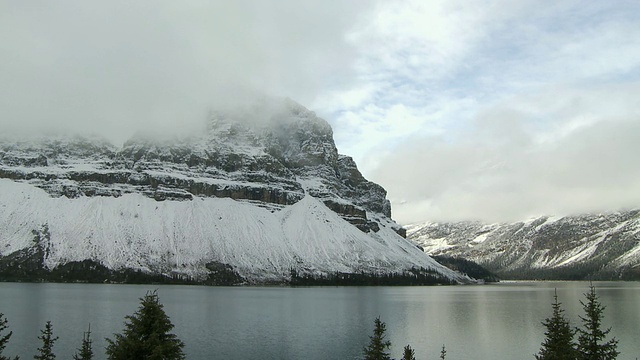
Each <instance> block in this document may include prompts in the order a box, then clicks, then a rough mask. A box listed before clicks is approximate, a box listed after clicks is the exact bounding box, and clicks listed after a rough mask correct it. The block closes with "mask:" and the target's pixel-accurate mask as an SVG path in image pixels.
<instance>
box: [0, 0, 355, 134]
mask: <svg viewBox="0 0 640 360" xmlns="http://www.w3.org/2000/svg"><path fill="white" fill-rule="evenodd" d="M366 11H367V9H366V8H365V7H363V6H354V5H352V4H347V3H344V2H338V1H323V2H304V3H300V2H297V1H260V2H253V1H233V2H205V1H193V2H174V1H136V2H133V3H132V2H129V1H118V0H117V1H107V2H99V3H96V2H85V1H67V2H35V3H25V2H22V1H5V2H2V4H1V5H0V19H1V21H0V44H1V45H0V58H2V61H0V74H2V75H0V76H1V77H2V78H1V79H0V108H2V109H3V116H2V119H1V120H0V121H1V123H0V125H1V126H3V127H4V128H5V129H7V128H9V127H16V126H18V127H30V128H43V127H48V128H61V127H62V128H72V129H75V130H80V131H95V132H98V133H102V134H106V135H108V136H110V137H111V138H122V137H124V138H126V137H127V136H128V133H131V132H132V131H134V130H136V129H138V128H145V127H156V128H168V129H173V128H182V127H190V126H196V125H198V124H199V123H200V122H202V121H203V119H204V117H205V116H206V114H207V111H208V108H210V107H212V106H213V107H215V106H216V104H219V103H226V102H228V101H233V100H235V98H236V97H237V96H229V93H231V94H237V93H240V91H230V89H249V90H250V91H257V92H265V93H268V94H272V95H281V96H290V97H293V98H295V99H297V100H298V101H301V102H303V103H305V102H311V100H312V99H313V98H314V97H315V96H316V94H317V93H318V92H320V91H324V89H327V88H334V87H336V86H339V85H340V84H341V83H342V82H344V81H347V80H348V79H349V78H350V69H351V66H352V63H353V61H354V51H353V49H352V46H351V45H350V44H349V43H348V42H347V41H346V40H345V33H346V32H347V30H348V29H349V28H350V27H351V26H352V24H353V22H354V21H357V19H358V18H359V16H360V14H361V13H363V12H366ZM249 90H247V91H249ZM120 140H122V139H120Z"/></svg>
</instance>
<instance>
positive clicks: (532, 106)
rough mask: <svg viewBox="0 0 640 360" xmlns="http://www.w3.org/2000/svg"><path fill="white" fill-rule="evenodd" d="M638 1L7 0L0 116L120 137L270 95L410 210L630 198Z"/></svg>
mask: <svg viewBox="0 0 640 360" xmlns="http://www.w3.org/2000/svg"><path fill="white" fill-rule="evenodd" d="M639 14H640V4H638V3H637V2H635V1H624V0H623V1H616V2H588V3H585V2H583V1H577V0H575V1H574V0H566V1H560V2H558V1H542V2H540V1H534V0H524V1H517V2H514V1H508V0H489V1H484V2H481V3H470V2H468V1H462V0H460V1H457V0H455V1H452V0H435V1H429V2H425V1H421V0H407V1H402V2H386V1H366V2H361V1H360V2H345V1H337V0H329V1H304V2H300V1H294V0H278V1H276V0H267V1H259V2H255V1H249V0H240V1H233V2H223V1H219V2H218V1H215V2H206V1H189V2H175V1H168V0H166V1H153V2H152V1H146V0H143V1H136V2H133V3H132V2H126V1H123V0H116V1H108V2H100V3H95V2H85V1H66V2H35V3H34V2H23V1H17V0H16V1H5V2H2V3H0V59H2V60H0V109H2V110H3V113H2V116H1V117H0V128H2V129H3V130H7V129H9V128H11V127H19V128H31V129H40V130H42V129H44V128H48V129H63V131H65V130H64V129H69V128H71V129H74V130H76V131H81V132H88V131H93V132H98V133H102V134H104V135H106V136H108V137H109V138H111V139H112V140H115V141H123V140H125V139H126V138H127V137H128V136H129V135H130V134H131V133H132V132H133V131H135V130H138V129H141V128H154V129H159V130H162V129H168V130H169V131H172V132H173V131H177V130H180V129H189V128H193V127H197V126H201V124H202V122H203V119H204V118H205V117H206V116H207V113H208V111H209V109H210V108H215V107H217V106H221V105H224V106H229V104H231V103H234V102H238V101H240V102H242V101H245V100H246V98H247V97H248V95H247V94H253V93H261V92H264V93H267V94H270V95H276V96H287V97H291V98H293V99H295V100H296V101H298V102H300V103H302V104H304V105H305V106H307V107H309V108H311V109H312V110H314V111H316V112H317V113H318V114H319V115H321V116H323V117H325V118H326V119H327V120H328V121H329V122H330V123H331V124H332V126H333V128H334V135H335V140H336V145H337V147H338V149H339V150H340V151H341V152H342V153H345V154H347V155H351V156H353V157H354V159H355V160H356V162H357V163H358V165H359V167H360V169H361V171H362V173H363V174H364V175H365V177H367V178H370V179H372V180H374V181H377V182H379V183H381V185H383V186H385V187H386V188H387V190H388V191H389V197H390V199H391V200H392V202H393V206H394V207H393V209H394V214H395V218H396V219H397V220H399V221H401V222H403V223H406V222H413V221H420V220H428V219H440V220H446V219H462V218H485V219H492V220H505V219H515V218H518V219H520V218H522V217H526V216H530V215H536V214H539V213H547V214H550V213H554V214H555V213H567V212H582V211H589V210H592V209H613V208H619V207H624V206H633V204H638V203H640V199H638V198H637V197H636V196H635V195H634V194H639V193H640V191H639V189H638V184H637V180H636V179H638V176H637V175H638V173H637V172H635V170H634V169H635V168H637V166H634V165H633V164H632V163H631V162H632V157H631V156H630V155H629V154H637V153H640V148H638V145H636V144H640V142H639V141H637V140H638V139H637V138H636V134H638V131H637V128H636V126H637V125H636V124H637V123H638V121H639V119H638V117H639V116H640V110H639V109H638V106H637V105H636V102H637V94H638V93H639V90H640V85H639V84H640V27H638V26H637V18H638V15H639ZM609 174H610V175H609Z"/></svg>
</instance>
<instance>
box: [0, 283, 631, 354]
mask: <svg viewBox="0 0 640 360" xmlns="http://www.w3.org/2000/svg"><path fill="white" fill-rule="evenodd" d="M594 284H595V285H596V288H597V293H598V295H599V297H600V300H601V302H602V303H603V304H604V305H606V306H607V308H606V310H605V314H604V315H605V318H604V324H605V326H612V327H613V329H612V331H611V334H612V335H613V336H615V337H616V338H618V339H619V340H620V345H619V348H618V350H620V351H621V352H622V354H621V356H620V357H619V359H636V358H640V283H622V282H597V283H594ZM588 286H589V284H588V283H584V282H530V283H521V282H518V283H501V284H497V285H480V286H438V287H326V288H284V287H282V288H279V287H202V286H154V285H93V284H20V283H0V312H1V313H4V314H5V316H6V317H7V318H8V320H9V329H10V330H12V331H13V333H14V335H13V337H12V338H11V341H10V342H9V345H8V347H7V348H6V349H5V352H4V354H7V355H20V357H21V358H22V359H29V358H32V357H33V355H34V354H35V352H36V349H37V347H39V346H40V345H41V344H40V343H39V340H37V336H38V335H39V330H40V329H43V328H44V323H45V322H46V321H47V320H51V321H52V323H53V326H54V334H55V335H57V336H59V337H60V339H59V340H58V342H57V343H56V344H55V347H54V350H55V352H56V354H57V355H58V358H59V359H70V358H71V357H72V355H73V353H74V352H75V349H76V348H77V347H79V346H80V342H81V340H82V332H83V331H84V330H85V329H86V327H87V325H88V324H89V323H91V331H92V337H93V339H94V343H93V349H94V352H95V353H96V358H97V359H104V347H105V341H104V338H105V337H112V334H113V333H114V332H121V330H122V329H123V322H124V316H125V315H129V314H132V313H133V312H134V311H135V310H136V309H137V307H138V304H139V301H138V298H139V297H141V296H142V295H144V294H145V293H146V292H147V291H148V290H153V289H158V293H159V295H160V301H161V302H162V303H163V304H164V306H165V311H166V312H167V314H168V315H169V316H170V318H171V320H172V322H173V323H174V325H175V329H174V330H175V333H176V334H177V335H178V337H179V338H180V339H182V340H183V341H184V342H185V344H186V347H185V352H186V354H187V358H188V359H227V360H229V359H231V360H233V359H249V360H251V359H310V360H313V359H357V358H359V356H360V354H361V352H362V347H363V346H365V345H366V344H367V342H368V336H369V335H370V334H371V332H372V330H373V320H374V319H375V318H376V317H377V316H380V318H381V319H382V321H384V322H385V323H386V324H387V336H388V338H389V340H391V342H392V344H393V346H392V349H391V355H392V356H393V357H395V358H400V357H401V353H402V348H403V347H404V346H405V345H406V344H411V346H412V347H413V348H414V349H415V350H416V358H418V359H437V358H438V356H439V353H440V349H441V347H442V345H443V344H445V345H446V349H447V359H451V360H454V359H455V360H459V359H499V360H500V359H503V360H507V359H508V360H512V359H533V354H534V353H536V352H537V351H538V350H539V348H540V343H541V341H542V339H543V336H544V335H543V334H544V328H543V327H542V325H541V324H540V322H541V321H542V320H543V319H544V318H545V317H547V316H549V315H550V313H551V306H550V303H551V302H552V300H553V291H554V288H557V291H558V296H559V298H560V301H561V302H562V303H563V308H564V309H565V310H566V315H567V316H568V317H569V319H570V320H571V321H572V324H573V325H578V321H579V319H578V316H579V315H582V311H581V306H580V303H579V300H581V299H583V293H585V292H586V291H587V290H588Z"/></svg>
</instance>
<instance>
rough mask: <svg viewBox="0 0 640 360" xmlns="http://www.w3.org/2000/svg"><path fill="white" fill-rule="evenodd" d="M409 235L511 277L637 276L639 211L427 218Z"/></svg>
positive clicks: (429, 248) (432, 249) (430, 249)
mask: <svg viewBox="0 0 640 360" xmlns="http://www.w3.org/2000/svg"><path fill="white" fill-rule="evenodd" d="M407 233H408V237H409V238H410V239H411V240H413V241H414V242H416V243H417V244H419V245H420V246H422V247H423V248H424V251H425V252H426V253H428V254H432V255H448V256H458V257H464V258H466V259H469V260H472V261H475V262H478V263H479V264H481V265H483V266H485V267H486V268H487V269H489V270H490V271H494V272H496V273H498V275H500V276H501V277H503V278H506V279H509V278H512V279H590V278H591V279H639V278H640V210H632V211H623V212H616V213H609V214H595V215H581V216H568V217H562V218H550V217H540V218H537V219H533V220H530V221H526V222H518V223H513V224H483V223H480V222H458V223H426V224H419V225H412V226H410V227H408V231H407Z"/></svg>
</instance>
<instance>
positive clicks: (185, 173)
mask: <svg viewBox="0 0 640 360" xmlns="http://www.w3.org/2000/svg"><path fill="white" fill-rule="evenodd" d="M385 197H386V192H385V191H384V189H382V187H380V186H379V185H376V184H374V183H371V182H369V181H367V180H366V179H364V178H363V177H362V175H361V174H360V172H359V171H358V170H357V167H356V165H355V163H354V162H353V160H352V159H351V158H349V157H346V156H343V155H339V154H338V153H337V149H336V148H335V144H334V143H333V134H332V132H331V127H330V126H329V125H328V123H327V122H326V121H324V120H322V119H320V118H317V117H316V116H315V114H314V113H312V112H310V111H309V110H307V109H305V108H303V107H302V106H300V105H298V104H295V103H293V102H292V101H290V100H285V101H283V102H282V103H278V104H276V106H273V105H272V104H270V105H269V106H268V107H265V104H258V105H257V106H256V107H253V108H251V109H249V111H244V112H235V113H234V112H232V113H225V114H216V115H214V116H213V118H212V119H211V121H210V123H209V124H208V132H207V133H206V134H200V135H194V136H192V137H190V138H181V139H170V140H164V141H158V140H150V139H148V138H144V137H136V138H134V139H132V140H131V141H129V142H127V143H126V144H125V146H124V147H123V148H122V149H117V148H115V147H113V146H112V145H110V144H108V143H106V142H104V141H102V140H99V139H86V138H80V137H57V138H36V139H28V140H19V141H16V140H13V139H4V140H2V141H0V260H1V259H2V258H5V259H13V258H12V256H15V254H18V253H21V252H23V253H24V252H25V251H26V250H29V249H36V248H38V249H42V254H43V255H42V258H43V262H44V266H45V267H46V268H47V269H55V268H56V267H58V266H60V265H63V264H67V263H70V262H79V261H83V260H87V259H89V260H92V261H95V262H96V263H99V264H102V265H104V266H106V267H107V268H109V269H114V270H117V269H134V270H142V271H144V272H146V273H155V274H165V275H175V274H180V275H188V276H190V277H195V278H199V277H204V276H206V275H207V274H208V273H209V267H208V264H211V263H217V264H224V265H225V266H227V265H228V266H230V267H231V268H233V270H234V271H235V272H237V273H238V274H239V275H240V276H242V277H243V278H245V279H247V281H249V282H255V283H261V282H282V281H287V279H288V277H289V275H290V270H291V269H296V271H298V272H300V273H308V274H327V273H335V272H345V273H356V272H358V273H359V272H372V273H389V272H401V271H403V270H406V269H410V268H414V267H423V268H426V269H430V270H433V271H435V272H437V273H439V274H441V275H442V277H443V278H444V279H453V280H455V281H464V280H465V279H464V278H462V277H461V276H460V275H458V274H456V273H454V272H452V271H450V270H448V269H446V268H444V267H442V266H440V265H439V264H437V263H436V262H434V261H433V260H432V259H431V258H430V257H428V256H426V255H425V254H424V253H423V252H421V251H420V250H419V249H418V248H417V247H415V245H413V243H411V242H410V241H408V240H406V239H405V238H403V237H402V236H401V234H403V231H402V229H401V227H400V226H398V225H397V224H396V223H395V222H393V221H392V220H391V219H390V206H389V202H388V201H387V200H386V198H385ZM12 254H13V255H12ZM6 264H9V265H5V266H11V265H10V264H11V262H8V263H6Z"/></svg>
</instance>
